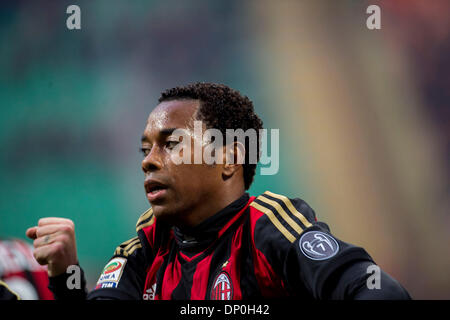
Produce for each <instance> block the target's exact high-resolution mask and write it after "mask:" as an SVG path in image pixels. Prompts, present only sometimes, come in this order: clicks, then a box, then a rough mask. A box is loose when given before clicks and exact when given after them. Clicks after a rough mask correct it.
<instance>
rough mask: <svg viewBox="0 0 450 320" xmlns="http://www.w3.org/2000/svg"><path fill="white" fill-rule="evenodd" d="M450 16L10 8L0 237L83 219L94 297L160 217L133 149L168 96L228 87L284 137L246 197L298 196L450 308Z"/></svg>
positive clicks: (385, 6)
mask: <svg viewBox="0 0 450 320" xmlns="http://www.w3.org/2000/svg"><path fill="white" fill-rule="evenodd" d="M71 4H77V5H78V6H79V7H80V8H81V30H68V29H67V27H66V19H67V18H68V16H69V15H68V14H66V8H67V7H68V6H69V5H71ZM369 4H378V5H379V6H380V8H381V19H382V20H381V25H382V28H381V30H369V29H368V28H367V27H366V19H367V18H368V14H367V13H366V8H367V6H368V5H369ZM449 4H450V2H448V1H445V0H443V1H437V0H436V1H432V2H429V1H428V2H426V1H424V0H411V1H404V0H402V1H400V0H399V1H389V2H388V1H350V0H349V1H336V2H330V1H282V2H277V1H246V2H243V1H137V0H136V1H107V0H96V1H92V0H91V1H3V2H2V3H1V5H0V39H1V44H2V45H1V47H0V71H1V73H0V106H1V107H0V151H1V155H0V177H1V183H0V188H1V189H0V236H1V237H20V238H24V237H25V235H24V233H25V230H26V228H28V227H30V226H32V225H34V224H36V223H37V221H38V219H39V218H41V217H46V216H60V217H67V218H70V219H73V220H74V221H75V224H76V234H77V246H78V254H79V259H80V263H81V265H82V266H83V267H84V268H85V271H86V274H87V278H88V283H89V288H92V287H93V286H94V285H95V282H96V280H97V277H98V275H99V274H100V272H101V270H102V268H103V266H104V264H105V263H106V262H107V260H108V259H109V257H110V256H111V255H112V253H113V251H114V249H115V247H116V246H117V245H119V244H120V243H121V242H123V241H125V240H127V239H129V238H131V237H133V236H134V225H135V223H136V221H137V218H138V217H139V215H140V214H141V213H142V212H143V211H145V210H146V209H147V208H148V206H149V205H148V202H147V200H146V198H145V194H144V188H143V174H142V172H141V169H140V162H141V155H140V154H139V152H138V148H139V143H140V137H141V134H142V131H143V129H144V126H145V122H146V119H147V116H148V114H149V113H150V112H151V110H152V109H153V108H154V107H155V106H156V104H157V99H158V97H159V94H160V92H161V91H162V90H164V89H166V88H170V87H174V86H177V85H183V84H187V83H190V82H195V81H204V82H217V83H224V84H226V85H229V86H231V87H233V88H235V89H237V90H239V91H240V92H242V93H243V94H245V95H247V96H248V97H250V99H251V100H252V101H253V102H254V105H255V108H256V110H257V112H258V113H259V114H260V116H261V118H262V119H263V121H264V125H265V127H266V128H268V129H270V128H276V129H279V130H280V170H279V172H278V174H277V175H274V176H261V175H258V176H257V177H256V179H255V182H254V184H253V186H252V188H251V189H250V193H251V194H252V195H258V194H259V193H261V192H264V191H265V190H271V191H273V192H276V193H283V194H286V195H288V196H291V197H301V198H302V199H304V200H306V201H307V202H308V203H309V204H310V205H311V206H312V207H313V208H314V209H315V210H316V213H317V215H318V218H319V219H320V220H323V221H325V222H328V223H329V224H330V227H331V230H332V231H333V232H334V233H335V235H336V236H338V237H340V238H341V239H343V240H346V241H348V242H352V243H355V244H358V245H361V246H364V247H365V248H366V249H367V251H368V252H369V253H371V254H372V256H373V257H374V259H375V261H376V262H377V263H379V264H380V265H381V266H382V267H383V268H384V269H385V270H386V271H387V272H388V273H390V274H391V275H393V276H394V277H396V278H397V279H398V280H399V281H400V282H401V283H402V284H403V285H404V286H405V287H406V288H407V289H408V290H409V291H410V293H411V294H412V295H413V297H414V298H422V299H431V298H439V299H442V298H446V299H448V298H449V297H450V276H449V273H448V270H449V269H450V251H449V249H448V243H449V240H450V234H449V228H450V198H449V190H450V184H449V181H450V179H449V178H450V165H449V163H450V161H449V160H450V156H449V155H450V147H449V146H450V133H449V132H450V129H449V127H450V126H449V119H450V112H449V101H450V99H449V92H450V90H449V84H450V81H449V78H448V77H449V74H450V73H449V71H450V70H449V69H450V67H449V61H450V59H449V57H450V46H449V43H450V26H449V20H448V17H447V12H449V9H450V5H449Z"/></svg>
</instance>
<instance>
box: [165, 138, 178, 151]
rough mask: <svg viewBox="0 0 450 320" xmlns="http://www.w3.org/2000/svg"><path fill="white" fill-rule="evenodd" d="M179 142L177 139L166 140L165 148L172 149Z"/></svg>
mask: <svg viewBox="0 0 450 320" xmlns="http://www.w3.org/2000/svg"><path fill="white" fill-rule="evenodd" d="M178 143H179V141H173V140H169V141H167V142H166V148H167V149H169V150H172V149H173V148H175V146H176V145H177V144H178Z"/></svg>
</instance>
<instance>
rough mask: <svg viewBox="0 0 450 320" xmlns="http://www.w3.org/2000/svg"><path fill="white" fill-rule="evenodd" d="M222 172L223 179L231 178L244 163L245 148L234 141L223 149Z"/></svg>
mask: <svg viewBox="0 0 450 320" xmlns="http://www.w3.org/2000/svg"><path fill="white" fill-rule="evenodd" d="M222 154H223V157H224V158H223V172H222V174H223V175H224V176H225V177H231V176H232V175H233V174H235V173H236V171H238V170H239V169H240V168H241V167H242V165H243V164H244V162H245V147H244V145H243V144H242V143H241V142H238V141H235V142H233V143H231V144H228V145H225V146H224V147H223V153H222Z"/></svg>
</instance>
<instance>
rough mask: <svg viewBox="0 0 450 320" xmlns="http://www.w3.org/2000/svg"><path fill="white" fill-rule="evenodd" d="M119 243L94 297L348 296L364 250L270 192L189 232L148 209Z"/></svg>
mask: <svg viewBox="0 0 450 320" xmlns="http://www.w3.org/2000/svg"><path fill="white" fill-rule="evenodd" d="M136 231H137V236H136V237H134V238H132V239H130V240H128V241H126V242H124V243H122V244H121V245H120V246H119V247H118V248H117V249H116V251H115V253H114V255H113V257H112V259H111V260H110V261H109V263H108V264H107V265H106V267H105V268H104V270H103V272H102V274H101V276H100V278H99V280H98V282H97V286H96V288H95V289H94V290H93V291H91V292H90V293H89V295H88V298H89V299H144V300H160V299H164V300H165V299H193V300H205V299H206V300H209V299H211V300H230V299H234V300H236V299H250V298H258V297H262V298H281V297H285V296H300V297H305V298H311V299H327V298H331V297H333V298H339V297H340V296H339V295H341V298H344V296H345V290H348V288H344V289H342V290H341V291H339V290H338V291H339V292H340V293H336V292H338V291H336V288H335V287H336V283H337V279H338V278H339V275H340V274H341V273H342V271H343V270H344V269H345V268H346V267H347V266H349V265H351V264H353V263H356V262H360V261H365V262H368V263H371V264H373V261H372V258H371V257H370V256H369V255H368V254H367V252H366V251H365V250H364V249H363V248H360V247H358V246H355V245H352V244H349V243H346V242H343V241H341V240H339V239H338V238H336V237H335V236H333V235H332V234H331V233H330V230H329V228H328V226H327V225H326V224H325V223H323V222H320V221H317V218H316V215H315V212H314V211H313V209H311V208H310V207H309V205H308V204H307V203H306V202H305V201H303V200H301V199H298V198H296V199H290V198H288V197H286V196H283V195H279V194H275V193H272V192H269V191H266V192H265V193H264V194H261V195H260V196H258V197H253V196H251V197H250V196H249V195H248V194H244V195H243V196H242V197H241V198H240V199H238V200H236V201H235V202H233V203H231V204H230V205H229V206H227V207H226V208H224V209H223V210H221V211H219V212H218V213H216V214H215V215H213V216H212V217H210V218H208V219H206V220H205V221H203V222H202V223H200V224H199V225H197V226H195V227H193V228H190V229H183V230H181V229H179V228H176V227H171V226H169V225H165V224H164V223H163V222H161V221H158V220H157V219H156V218H155V216H154V215H153V213H152V209H151V208H150V209H149V210H148V211H146V212H145V213H143V214H142V215H141V217H140V218H139V220H138V222H137V225H136Z"/></svg>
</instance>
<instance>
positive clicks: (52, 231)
mask: <svg viewBox="0 0 450 320" xmlns="http://www.w3.org/2000/svg"><path fill="white" fill-rule="evenodd" d="M26 235H27V237H29V238H30V239H33V240H34V242H33V245H34V257H35V258H36V260H37V262H39V264H41V265H48V276H49V277H54V276H57V275H59V274H62V273H64V272H66V269H67V267H68V266H70V265H74V264H77V262H78V258H77V248H76V244H75V225H74V223H73V221H72V220H69V219H64V218H42V219H40V220H39V222H38V225H37V227H31V228H29V229H28V230H27V231H26Z"/></svg>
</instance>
